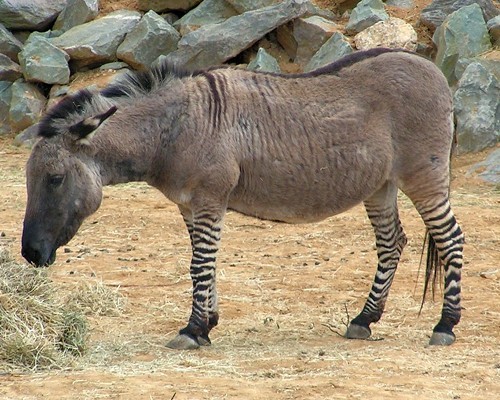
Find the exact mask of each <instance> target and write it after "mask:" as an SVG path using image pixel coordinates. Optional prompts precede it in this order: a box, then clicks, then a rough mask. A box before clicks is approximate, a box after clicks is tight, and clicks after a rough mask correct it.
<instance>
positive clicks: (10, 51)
mask: <svg viewBox="0 0 500 400" xmlns="http://www.w3.org/2000/svg"><path fill="white" fill-rule="evenodd" d="M22 49H23V44H22V43H21V42H20V41H19V40H18V39H16V37H15V36H14V35H13V34H12V33H10V32H9V31H8V30H7V29H6V28H5V27H4V26H3V25H2V24H0V53H2V54H5V55H6V56H7V57H9V58H10V59H11V60H12V61H15V62H17V61H18V58H17V53H19V52H20V51H21V50H22Z"/></svg>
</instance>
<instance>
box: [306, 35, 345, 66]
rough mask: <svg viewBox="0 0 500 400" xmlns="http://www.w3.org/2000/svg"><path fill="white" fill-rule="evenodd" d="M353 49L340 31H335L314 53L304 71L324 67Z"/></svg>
mask: <svg viewBox="0 0 500 400" xmlns="http://www.w3.org/2000/svg"><path fill="white" fill-rule="evenodd" d="M353 51H354V50H353V48H352V47H351V45H350V44H349V41H348V40H347V39H346V37H345V36H344V35H342V34H341V33H340V32H336V33H334V34H333V36H332V37H331V38H330V39H328V40H327V41H326V43H325V44H324V45H323V46H321V48H320V49H319V50H318V51H317V52H316V54H314V56H313V57H312V58H311V60H310V61H309V62H308V63H307V65H306V67H305V68H304V71H305V72H310V71H313V70H315V69H318V68H320V67H324V66H325V65H328V64H330V63H332V62H334V61H337V60H338V59H340V58H342V57H344V56H346V55H348V54H351V53H352V52H353Z"/></svg>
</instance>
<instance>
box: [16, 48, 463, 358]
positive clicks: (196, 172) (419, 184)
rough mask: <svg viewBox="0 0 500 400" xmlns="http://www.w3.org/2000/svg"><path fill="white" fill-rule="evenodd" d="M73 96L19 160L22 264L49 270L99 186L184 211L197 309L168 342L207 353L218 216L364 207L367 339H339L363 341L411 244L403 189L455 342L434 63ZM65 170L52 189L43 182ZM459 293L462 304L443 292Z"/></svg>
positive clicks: (170, 82)
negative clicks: (23, 189)
mask: <svg viewBox="0 0 500 400" xmlns="http://www.w3.org/2000/svg"><path fill="white" fill-rule="evenodd" d="M349 57H350V58H349ZM141 82H142V83H144V82H146V83H147V84H146V85H142V86H141ZM151 83H153V84H151ZM71 101H72V102H73V103H71ZM71 101H69V102H68V103H67V104H66V105H64V107H62V108H61V109H59V110H54V111H52V112H51V113H50V112H49V114H48V116H47V117H46V119H45V120H44V122H43V123H42V126H43V128H42V129H41V135H42V136H44V137H42V138H41V139H40V141H39V142H38V143H37V144H36V146H35V147H34V149H33V152H32V154H31V157H30V159H29V161H28V164H27V188H28V204H27V209H26V216H25V221H24V224H25V229H24V232H23V254H24V255H25V257H26V258H27V259H28V260H29V261H31V262H33V263H35V264H37V265H44V264H47V263H48V262H49V261H51V259H52V258H53V257H52V256H53V255H54V254H55V250H56V249H57V248H58V247H59V246H61V245H64V244H65V243H67V242H68V241H69V240H70V239H71V237H72V236H73V235H74V234H75V233H76V231H77V230H78V227H79V226H80V224H81V223H82V221H83V220H84V219H85V218H86V217H88V216H89V215H90V214H91V213H93V212H94V211H95V210H96V209H97V208H98V207H99V205H100V202H101V197H102V186H104V185H110V184H117V183H121V182H128V181H138V180H140V181H146V182H148V183H149V184H150V185H152V186H154V187H156V188H158V189H159V190H160V191H161V192H162V193H163V194H164V195H165V196H166V197H167V198H168V199H170V200H171V201H173V202H174V203H176V204H177V205H178V206H179V209H180V211H181V213H182V215H183V217H184V220H185V221H186V225H187V227H188V231H189V233H190V237H191V244H192V247H193V261H192V263H191V276H192V278H193V285H194V293H193V296H194V298H193V310H192V315H191V318H190V322H189V324H188V326H187V327H186V328H185V329H183V330H181V332H180V335H179V336H178V337H177V338H176V339H175V340H174V341H172V342H170V346H171V347H174V348H193V347H198V346H199V345H203V344H208V343H209V339H208V333H209V331H210V329H211V328H213V326H215V325H216V324H217V320H218V312H217V296H216V287H215V258H216V252H217V249H218V245H219V241H220V230H221V228H222V220H223V217H224V214H225V212H226V210H227V209H233V210H236V211H239V212H241V213H243V214H247V215H251V216H255V217H258V218H265V219H271V220H278V221H284V222H289V223H303V222H314V221H319V220H322V219H324V218H326V217H329V216H332V215H335V214H338V213H340V212H343V211H345V210H347V209H349V208H351V207H353V206H354V205H356V204H358V203H360V202H364V203H365V206H366V208H367V211H368V213H369V216H370V220H371V222H372V225H373V227H374V229H375V234H376V236H377V246H378V249H379V267H378V271H377V278H378V280H376V281H375V282H374V286H373V287H372V291H371V292H370V296H369V298H368V300H367V304H366V305H365V308H364V309H363V311H362V312H361V314H360V315H359V316H358V317H356V318H355V320H353V322H352V325H359V326H360V327H361V328H364V329H356V327H353V328H351V329H350V332H351V334H349V332H348V334H347V336H348V337H357V335H356V334H355V333H352V332H361V331H363V332H364V334H363V336H364V337H365V336H366V332H368V334H369V332H370V330H369V324H370V323H372V322H376V321H377V320H378V318H380V316H381V314H382V311H383V307H384V304H385V300H386V297H387V294H388V290H389V287H390V284H391V282H392V278H393V274H394V271H395V269H396V266H397V262H398V260H399V256H400V254H401V252H402V249H403V247H404V245H405V243H406V237H405V235H404V232H403V230H402V227H401V226H400V223H399V218H398V216H397V204H396V194H397V188H400V189H401V190H402V191H403V192H405V193H406V194H407V195H408V197H409V198H410V199H411V200H412V201H413V203H414V204H415V206H416V207H417V209H418V210H419V212H420V213H421V215H422V218H423V219H424V221H425V222H426V226H427V228H428V230H429V232H430V235H431V238H432V237H434V236H435V237H436V238H439V239H440V241H439V243H438V246H437V250H436V251H438V252H439V255H440V258H441V260H442V263H443V265H444V269H445V301H444V306H443V316H442V319H441V321H440V323H439V324H438V325H437V326H436V329H435V330H438V331H439V332H445V333H444V334H445V335H449V336H450V337H451V335H452V331H451V330H452V328H453V326H454V325H455V324H456V323H457V322H458V319H459V309H460V290H459V288H460V268H461V263H462V253H461V243H462V241H463V240H462V234H461V231H459V229H460V228H459V227H458V225H457V224H456V221H455V219H454V216H453V214H452V212H451V209H449V203H448V191H449V157H450V151H451V145H452V141H453V124H452V121H453V118H452V103H451V96H450V92H449V89H448V85H447V82H446V79H445V78H444V77H443V75H442V74H441V72H440V71H439V70H438V69H437V68H436V67H435V66H434V65H433V64H432V63H431V62H430V61H427V60H425V59H423V58H421V57H419V56H416V55H413V54H410V53H408V52H403V51H389V50H375V51H371V52H370V51H369V52H359V53H355V55H353V56H348V57H347V58H345V59H344V60H342V61H340V62H339V63H336V64H333V65H332V66H329V67H326V68H322V69H321V70H320V71H317V72H312V73H310V74H303V75H295V76H285V75H276V74H265V73H255V72H251V71H245V70H240V69H231V68H218V69H212V70H208V71H198V72H196V73H193V74H186V73H184V74H179V73H177V74H175V73H170V72H168V71H167V73H165V71H163V73H159V72H158V71H153V72H152V73H150V74H149V75H132V76H131V77H129V78H128V79H127V80H126V81H125V82H124V83H122V84H121V86H120V84H119V85H116V86H114V87H111V88H110V89H107V90H105V91H104V92H101V93H95V94H93V95H92V96H91V99H90V100H89V101H83V102H82V104H80V103H79V100H78V96H76V97H75V98H74V99H73V100H71ZM111 106H117V108H118V111H117V112H116V113H115V114H114V115H112V116H110V117H109V119H108V120H106V121H104V122H103V123H102V125H101V126H100V127H99V128H97V129H96V130H95V131H94V132H93V133H92V134H93V137H91V138H89V140H88V143H87V144H82V143H81V142H80V143H78V142H77V141H76V140H75V137H74V135H71V134H69V133H68V132H70V131H71V127H72V126H75V124H77V123H78V122H81V121H82V120H84V119H85V118H92V117H93V116H95V115H97V114H103V113H105V112H106V110H108V109H109V108H111ZM65 113H67V118H65ZM87 125H88V124H87ZM53 126H54V129H55V130H56V132H53V131H51V129H52V127H53ZM59 175H61V176H64V181H63V182H62V183H61V184H60V186H56V185H54V182H52V183H49V181H50V177H53V176H59ZM53 181H54V180H53ZM55 181H58V179H55ZM56 183H57V182H56ZM51 185H52V186H51ZM55 186H56V187H55ZM444 224H448V225H447V228H446V229H445V230H444V233H443V225H444ZM443 235H444V236H445V237H444V239H443ZM450 249H451V250H450ZM388 254H389V255H390V256H388ZM450 254H451V255H450ZM457 286H458V295H456V293H455V292H453V293H452V294H450V296H451V297H450V296H448V297H447V290H448V289H449V288H451V289H450V291H453V290H454V289H453V288H455V287H457ZM450 293H451V292H450ZM443 326H444V328H443ZM440 334H441V333H440ZM453 338H454V337H453ZM440 342H443V341H440Z"/></svg>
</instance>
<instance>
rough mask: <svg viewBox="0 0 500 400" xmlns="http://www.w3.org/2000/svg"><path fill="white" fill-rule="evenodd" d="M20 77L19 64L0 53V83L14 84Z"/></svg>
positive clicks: (21, 74)
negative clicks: (8, 82)
mask: <svg viewBox="0 0 500 400" xmlns="http://www.w3.org/2000/svg"><path fill="white" fill-rule="evenodd" d="M22 76H23V73H22V71H21V67H20V66H19V64H17V63H15V62H14V61H12V60H11V59H10V58H9V57H7V56H6V55H4V54H2V53H0V81H10V82H14V81H16V80H18V79H19V78H21V77H22Z"/></svg>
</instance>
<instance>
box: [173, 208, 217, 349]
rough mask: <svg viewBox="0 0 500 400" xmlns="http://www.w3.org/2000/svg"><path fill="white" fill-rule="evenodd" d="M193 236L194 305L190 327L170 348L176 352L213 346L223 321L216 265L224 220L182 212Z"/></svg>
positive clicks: (188, 326)
mask: <svg viewBox="0 0 500 400" xmlns="http://www.w3.org/2000/svg"><path fill="white" fill-rule="evenodd" d="M181 212H182V214H183V217H184V220H185V221H187V222H186V225H187V228H188V231H189V232H190V238H191V243H192V249H193V256H192V259H191V267H190V274H191V279H192V281H193V304H192V311H191V317H190V318H189V322H188V325H187V326H186V327H185V328H183V329H181V330H180V332H179V335H177V337H175V338H174V339H173V340H171V341H170V342H169V343H168V344H167V346H168V347H170V348H173V349H181V350H185V349H196V348H198V347H200V346H203V345H209V344H210V339H209V337H208V334H209V332H210V330H211V329H212V328H213V327H214V326H216V325H217V323H218V320H219V314H218V304H217V289H216V282H215V278H216V268H215V261H216V255H217V250H218V248H219V242H220V233H221V228H222V217H221V216H217V215H214V214H213V213H208V212H199V213H195V214H191V215H190V214H189V213H188V212H186V211H185V210H181Z"/></svg>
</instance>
